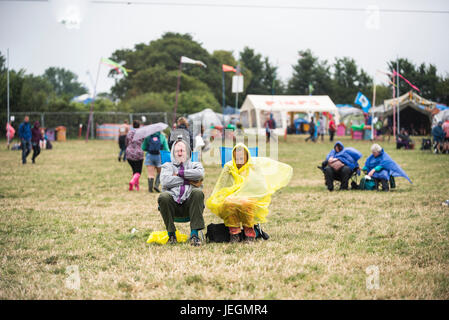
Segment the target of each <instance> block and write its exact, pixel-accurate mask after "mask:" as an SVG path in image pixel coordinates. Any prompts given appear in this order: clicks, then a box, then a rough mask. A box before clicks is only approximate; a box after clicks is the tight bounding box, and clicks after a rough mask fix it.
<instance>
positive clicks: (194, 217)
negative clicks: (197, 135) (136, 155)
mask: <svg viewBox="0 0 449 320" xmlns="http://www.w3.org/2000/svg"><path fill="white" fill-rule="evenodd" d="M171 154H172V162H166V163H164V164H163V165H162V170H161V184H162V193H161V194H160V195H159V198H158V203H159V211H160V212H161V216H162V219H163V220H164V224H165V228H166V229H167V232H168V243H170V244H175V243H177V239H176V227H175V223H174V222H175V218H178V219H183V220H185V221H190V229H191V232H190V244H191V245H192V246H200V245H201V239H200V238H199V236H198V231H199V230H202V229H204V218H203V211H204V194H203V191H202V190H201V188H202V181H203V178H204V168H203V165H202V164H201V163H200V162H192V161H190V158H191V151H190V146H189V143H187V142H186V141H184V140H182V136H181V137H179V138H178V140H176V141H175V142H174V143H173V145H172V148H171Z"/></svg>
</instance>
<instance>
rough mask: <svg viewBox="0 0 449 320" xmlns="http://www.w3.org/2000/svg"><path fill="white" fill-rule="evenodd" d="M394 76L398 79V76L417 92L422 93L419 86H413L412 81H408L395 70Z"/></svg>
mask: <svg viewBox="0 0 449 320" xmlns="http://www.w3.org/2000/svg"><path fill="white" fill-rule="evenodd" d="M393 76H395V77H396V76H399V77H401V79H402V80H404V81H405V82H407V84H408V85H409V86H410V87H412V88H413V89H415V90H416V91H418V92H421V90H419V89H418V87H417V86H415V85H414V84H412V83H411V82H410V81H408V80H407V79H405V78H404V77H403V76H402V74H400V73H399V72H396V70H393Z"/></svg>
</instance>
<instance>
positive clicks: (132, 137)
mask: <svg viewBox="0 0 449 320" xmlns="http://www.w3.org/2000/svg"><path fill="white" fill-rule="evenodd" d="M167 127H168V125H166V124H165V123H162V122H158V123H155V124H150V125H148V126H144V127H141V128H140V122H139V121H138V120H135V121H134V122H133V128H134V129H135V130H131V131H130V132H128V135H127V136H126V145H127V147H126V158H127V159H128V162H129V164H130V165H131V168H133V178H132V179H131V181H130V182H129V190H130V191H131V190H132V189H133V187H135V188H136V190H139V178H140V175H141V174H142V164H143V158H144V153H143V148H142V143H143V141H144V140H145V138H146V137H149V136H151V135H153V134H155V133H157V132H159V131H162V130H164V129H165V128H167ZM159 157H160V155H159ZM129 160H131V161H129ZM153 179H154V177H153Z"/></svg>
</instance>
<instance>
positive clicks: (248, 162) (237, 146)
mask: <svg viewBox="0 0 449 320" xmlns="http://www.w3.org/2000/svg"><path fill="white" fill-rule="evenodd" d="M239 147H241V148H243V149H245V151H246V153H247V155H248V161H247V162H246V163H245V165H243V166H242V167H241V168H240V169H238V168H237V163H236V162H235V158H234V150H235V149H237V148H239ZM251 162H252V160H251V153H250V152H249V149H248V147H247V146H246V145H244V144H243V143H237V144H236V145H235V146H234V148H232V166H233V167H234V169H235V170H237V171H239V172H240V171H242V170H245V169H246V168H247V167H248V165H249V164H250V163H251Z"/></svg>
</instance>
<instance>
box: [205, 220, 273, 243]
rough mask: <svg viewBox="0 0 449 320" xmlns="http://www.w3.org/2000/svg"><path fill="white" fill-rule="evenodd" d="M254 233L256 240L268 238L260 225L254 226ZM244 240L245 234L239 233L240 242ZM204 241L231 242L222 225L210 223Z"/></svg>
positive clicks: (226, 229) (227, 229)
mask: <svg viewBox="0 0 449 320" xmlns="http://www.w3.org/2000/svg"><path fill="white" fill-rule="evenodd" d="M254 231H255V232H256V239H260V238H262V239H264V240H268V239H269V238H270V236H269V235H268V234H267V233H266V232H265V231H263V230H262V228H261V226H260V224H256V225H255V226H254ZM245 238H246V236H245V233H244V232H243V228H242V232H240V241H243V240H244V239H245ZM206 239H207V241H208V242H219V243H220V242H229V241H231V235H230V234H229V228H228V227H226V226H225V224H224V223H218V224H215V223H211V224H209V225H208V226H207V232H206Z"/></svg>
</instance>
